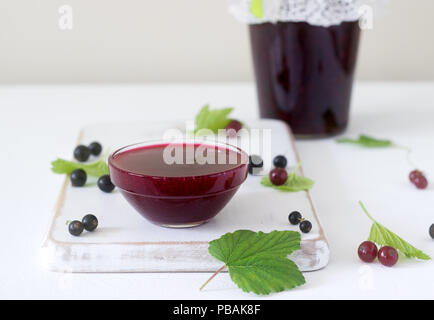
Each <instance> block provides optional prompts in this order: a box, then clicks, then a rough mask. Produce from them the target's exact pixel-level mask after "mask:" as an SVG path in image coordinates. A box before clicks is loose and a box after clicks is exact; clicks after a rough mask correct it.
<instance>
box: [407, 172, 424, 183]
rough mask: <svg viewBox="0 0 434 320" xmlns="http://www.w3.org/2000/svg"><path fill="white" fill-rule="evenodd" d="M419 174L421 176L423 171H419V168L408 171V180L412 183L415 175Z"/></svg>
mask: <svg viewBox="0 0 434 320" xmlns="http://www.w3.org/2000/svg"><path fill="white" fill-rule="evenodd" d="M420 176H423V173H422V172H421V171H419V170H413V171H412V172H410V175H409V178H410V181H411V182H412V183H414V180H415V179H416V178H417V177H420Z"/></svg>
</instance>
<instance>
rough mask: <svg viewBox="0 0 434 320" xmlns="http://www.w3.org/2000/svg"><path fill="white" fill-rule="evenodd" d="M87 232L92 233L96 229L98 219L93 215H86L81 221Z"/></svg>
mask: <svg viewBox="0 0 434 320" xmlns="http://www.w3.org/2000/svg"><path fill="white" fill-rule="evenodd" d="M81 222H82V224H83V226H84V228H85V229H86V230H87V231H93V230H95V229H96V228H97V227H98V219H97V218H96V217H95V216H94V215H93V214H88V215H86V216H84V217H83V219H82V220H81Z"/></svg>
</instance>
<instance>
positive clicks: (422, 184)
mask: <svg viewBox="0 0 434 320" xmlns="http://www.w3.org/2000/svg"><path fill="white" fill-rule="evenodd" d="M409 178H410V181H411V183H413V184H414V185H415V186H416V188H418V189H426V188H427V187H428V180H427V178H426V177H425V175H424V174H423V172H422V171H419V170H413V171H412V172H410V175H409Z"/></svg>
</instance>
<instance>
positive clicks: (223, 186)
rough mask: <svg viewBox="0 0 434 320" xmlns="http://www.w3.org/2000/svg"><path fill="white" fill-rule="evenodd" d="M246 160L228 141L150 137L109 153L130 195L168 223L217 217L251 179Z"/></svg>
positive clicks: (142, 209) (144, 211) (154, 218)
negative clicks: (151, 139) (176, 140)
mask: <svg viewBox="0 0 434 320" xmlns="http://www.w3.org/2000/svg"><path fill="white" fill-rule="evenodd" d="M165 155H166V158H165ZM165 159H166V160H165ZM247 163H248V157H247V155H246V154H245V153H244V152H243V151H241V150H240V149H237V148H235V147H233V146H229V145H225V144H216V145H208V144H206V145H204V144H197V143H173V144H169V143H150V144H149V143H145V144H139V145H135V146H130V147H126V148H123V149H120V150H118V151H117V152H115V153H114V154H113V155H112V156H111V157H110V158H109V167H110V175H111V179H112V181H113V183H114V184H115V185H116V186H117V187H118V188H119V189H120V190H121V193H122V194H123V196H124V197H125V198H126V199H127V201H128V202H129V203H130V204H131V205H132V206H133V207H134V208H135V209H136V210H137V211H138V212H139V213H140V214H141V215H142V216H143V217H145V218H146V219H148V220H150V221H151V222H153V223H155V224H158V225H163V226H167V227H192V226H196V225H199V224H202V223H204V222H207V221H208V220H210V219H211V218H213V217H214V216H215V215H216V214H217V213H218V212H220V210H221V209H223V207H224V206H225V205H226V204H227V203H228V202H229V200H230V199H231V198H232V197H233V195H234V194H235V193H236V191H237V190H238V188H239V186H240V185H241V184H242V183H243V182H244V180H245V179H246V177H247V169H248V168H247Z"/></svg>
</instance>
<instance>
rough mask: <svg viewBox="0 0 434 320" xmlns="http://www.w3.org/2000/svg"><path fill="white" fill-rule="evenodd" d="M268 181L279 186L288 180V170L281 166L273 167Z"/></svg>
mask: <svg viewBox="0 0 434 320" xmlns="http://www.w3.org/2000/svg"><path fill="white" fill-rule="evenodd" d="M269 176H270V181H271V183H272V184H274V185H275V186H281V185H282V184H284V183H285V182H286V180H288V172H286V170H285V169H283V168H275V169H273V170H271V171H270V175H269Z"/></svg>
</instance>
